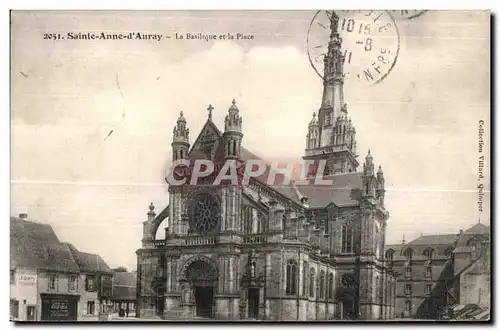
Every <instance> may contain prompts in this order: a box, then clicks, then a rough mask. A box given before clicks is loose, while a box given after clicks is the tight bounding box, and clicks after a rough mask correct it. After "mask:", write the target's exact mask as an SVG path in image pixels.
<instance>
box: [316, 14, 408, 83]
mask: <svg viewBox="0 0 500 331" xmlns="http://www.w3.org/2000/svg"><path fill="white" fill-rule="evenodd" d="M332 17H336V19H337V20H338V23H337V24H335V26H336V29H337V31H338V33H339V36H340V40H341V42H342V44H341V52H342V54H343V56H344V66H343V75H344V78H345V79H354V80H355V81H356V82H357V83H359V84H364V85H375V84H378V83H380V82H382V81H383V80H384V79H385V78H386V77H387V76H388V75H389V73H390V72H391V71H392V70H393V68H394V66H395V65H396V62H397V59H398V56H399V46H400V36H399V31H398V28H397V25H396V22H395V20H394V18H393V17H392V15H391V14H390V13H389V12H388V11H386V10H337V11H331V10H320V11H318V12H316V14H315V15H314V17H313V18H312V20H311V23H310V25H309V30H308V34H307V52H308V56H309V62H310V63H311V65H312V67H313V69H314V71H315V72H316V73H317V74H318V76H319V77H320V78H321V79H323V75H324V64H323V63H324V57H325V56H326V54H327V53H328V44H329V40H330V36H331V34H332V33H333V32H332V31H331V30H332V27H333V26H334V25H332V24H331V21H332Z"/></svg>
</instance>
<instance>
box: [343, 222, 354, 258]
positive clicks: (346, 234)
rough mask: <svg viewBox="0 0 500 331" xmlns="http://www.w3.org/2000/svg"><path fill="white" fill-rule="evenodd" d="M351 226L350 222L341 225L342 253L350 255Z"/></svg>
mask: <svg viewBox="0 0 500 331" xmlns="http://www.w3.org/2000/svg"><path fill="white" fill-rule="evenodd" d="M352 237H353V233H352V225H351V223H350V222H348V223H345V224H344V225H342V253H352V251H353V249H352V248H353V247H352V241H353V240H352V239H353V238H352Z"/></svg>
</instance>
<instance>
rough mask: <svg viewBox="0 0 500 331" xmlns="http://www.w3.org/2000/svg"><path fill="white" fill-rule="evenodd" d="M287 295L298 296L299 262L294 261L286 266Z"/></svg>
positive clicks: (290, 261)
mask: <svg viewBox="0 0 500 331" xmlns="http://www.w3.org/2000/svg"><path fill="white" fill-rule="evenodd" d="M286 294H297V262H295V261H294V260H289V261H288V263H287V265H286Z"/></svg>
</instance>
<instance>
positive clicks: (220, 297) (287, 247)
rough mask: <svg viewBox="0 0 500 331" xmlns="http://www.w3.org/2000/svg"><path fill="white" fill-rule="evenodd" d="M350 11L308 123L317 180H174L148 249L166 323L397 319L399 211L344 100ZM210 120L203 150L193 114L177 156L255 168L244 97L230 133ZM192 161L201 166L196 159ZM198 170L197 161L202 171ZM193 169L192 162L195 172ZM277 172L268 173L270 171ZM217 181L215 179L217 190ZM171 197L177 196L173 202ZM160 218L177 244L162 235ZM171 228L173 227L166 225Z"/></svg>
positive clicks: (150, 228)
mask: <svg viewBox="0 0 500 331" xmlns="http://www.w3.org/2000/svg"><path fill="white" fill-rule="evenodd" d="M337 25H338V17H336V15H335V14H334V15H332V20H331V27H330V28H331V34H330V40H329V43H328V53H327V54H326V55H325V57H324V77H323V95H322V101H321V106H320V108H319V110H318V112H317V115H316V113H314V114H313V116H312V120H311V121H310V123H309V126H308V133H307V137H306V146H305V153H304V157H303V159H304V160H309V161H310V162H312V163H314V164H320V163H321V162H323V164H326V166H325V169H324V171H323V172H322V173H321V176H322V177H323V179H325V180H327V179H328V180H331V184H330V185H316V183H315V182H314V180H312V179H313V178H314V177H316V176H317V175H318V173H317V171H318V169H319V167H312V170H311V171H310V172H309V173H308V176H307V178H308V179H311V180H310V182H309V184H308V185H296V184H295V182H294V181H291V182H290V183H289V184H288V183H287V184H285V183H283V184H282V185H281V184H280V183H273V184H272V185H270V184H269V183H268V182H266V180H264V179H265V178H267V177H266V173H264V174H263V175H262V177H255V178H250V180H249V181H247V182H245V181H238V182H237V184H236V185H235V184H232V183H218V184H217V185H213V184H214V183H213V180H214V178H213V176H206V177H204V181H203V183H195V184H194V185H192V183H190V182H186V183H185V184H183V185H169V187H168V203H167V202H166V203H165V205H167V204H168V205H167V207H166V208H164V209H162V210H158V211H157V210H156V207H155V206H154V205H153V204H151V205H150V207H149V212H148V213H147V215H148V218H147V220H146V221H145V222H143V239H142V247H141V248H140V249H138V250H137V305H136V309H137V315H138V316H139V317H152V316H160V317H161V318H164V319H166V320H171V319H185V320H192V319H196V318H210V319H216V320H249V319H254V320H262V321H265V320H275V321H287V320H288V321H292V320H293V321H310V320H377V319H392V318H394V308H395V307H394V305H395V300H396V279H395V275H394V273H393V271H392V269H391V266H390V265H389V264H388V263H387V261H385V259H384V252H385V236H386V226H387V221H388V218H389V213H388V211H387V210H386V209H385V207H384V195H385V186H384V174H383V171H382V168H381V167H380V166H379V167H377V168H376V167H375V164H374V160H373V157H372V155H371V152H370V151H367V153H366V157H365V159H364V162H363V164H362V166H360V164H359V161H358V156H357V154H356V130H355V128H354V125H353V123H352V122H351V120H350V119H349V117H348V110H347V105H346V103H344V95H343V83H344V77H343V63H344V56H343V55H342V54H343V52H342V51H341V38H340V36H339V33H338V30H337ZM211 110H212V107H209V116H208V118H207V120H206V123H205V125H204V127H203V128H202V130H201V132H200V134H199V135H198V137H197V138H196V139H195V140H194V143H193V144H192V145H191V143H190V137H189V129H188V126H187V121H186V118H185V117H184V114H183V113H181V114H180V116H179V118H178V120H177V125H176V126H175V127H174V131H173V140H172V158H173V161H174V162H175V161H179V160H182V159H187V160H191V161H193V160H198V159H209V160H212V161H213V163H214V164H216V165H217V164H219V165H220V164H223V163H224V162H227V161H228V160H232V161H234V162H237V163H238V164H245V163H246V162H248V161H250V160H255V159H258V157H257V156H256V155H254V154H253V153H251V152H250V151H248V150H247V149H245V148H244V147H243V136H244V135H243V134H244V130H243V126H242V115H243V116H244V111H243V110H242V111H240V109H239V108H238V106H237V104H236V101H235V100H233V102H232V105H230V107H229V110H228V114H227V116H226V117H225V122H224V131H221V130H220V129H219V128H218V127H217V125H216V123H214V122H213V120H212V116H211ZM191 163H192V162H191ZM190 167H191V168H190ZM190 169H192V166H186V168H185V169H184V170H185V172H184V173H185V174H188V175H189V173H190V172H189V171H190ZM268 171H269V169H267V170H266V172H268ZM211 184H212V185H211ZM166 199H167V197H166ZM160 224H168V226H167V227H165V229H164V231H165V239H161V240H160V239H157V236H156V234H157V232H158V231H160V230H159V229H160ZM162 231H163V229H162Z"/></svg>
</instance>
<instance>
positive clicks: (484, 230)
mask: <svg viewBox="0 0 500 331" xmlns="http://www.w3.org/2000/svg"><path fill="white" fill-rule="evenodd" d="M464 232H465V233H467V234H490V227H489V226H486V225H484V224H481V223H477V224H475V225H474V226H472V227H471V228H470V229H468V230H466V231H464Z"/></svg>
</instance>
